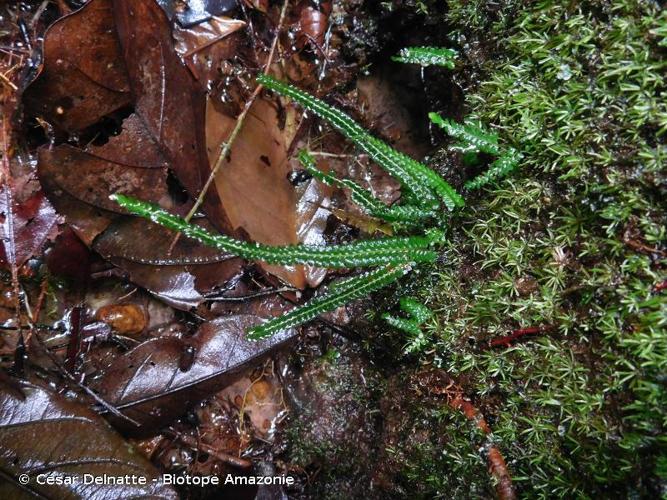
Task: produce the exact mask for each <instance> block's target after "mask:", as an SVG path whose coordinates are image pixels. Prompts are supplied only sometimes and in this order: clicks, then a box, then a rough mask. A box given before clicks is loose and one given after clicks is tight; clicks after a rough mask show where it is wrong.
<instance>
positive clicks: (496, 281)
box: [408, 0, 667, 497]
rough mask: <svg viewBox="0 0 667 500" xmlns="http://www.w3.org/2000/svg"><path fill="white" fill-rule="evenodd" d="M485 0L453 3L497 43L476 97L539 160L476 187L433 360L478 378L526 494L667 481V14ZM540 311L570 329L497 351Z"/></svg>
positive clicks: (433, 298) (473, 32)
mask: <svg viewBox="0 0 667 500" xmlns="http://www.w3.org/2000/svg"><path fill="white" fill-rule="evenodd" d="M486 3H487V2H475V1H451V2H449V6H450V11H449V19H450V21H451V22H452V23H454V24H455V25H456V26H457V27H458V29H459V30H460V31H461V32H467V33H468V36H472V37H474V36H480V37H481V38H482V40H483V41H485V40H486V41H488V40H493V41H494V44H495V45H496V46H497V52H494V53H490V54H488V61H487V62H484V61H476V64H480V65H481V67H482V69H483V71H484V74H486V77H485V79H484V82H483V83H481V84H480V85H479V87H478V89H477V90H475V91H474V92H472V93H471V94H470V95H469V96H468V98H467V104H468V110H469V112H470V115H471V117H472V118H473V119H476V120H479V121H480V122H481V123H485V124H488V125H489V126H490V127H492V129H493V130H494V131H495V132H496V133H498V136H499V138H500V140H501V141H502V142H503V143H506V144H511V145H513V146H514V147H516V148H517V149H518V150H520V151H522V152H523V153H524V159H523V161H522V165H521V168H520V169H518V170H517V171H516V172H515V173H513V174H512V175H511V177H510V179H509V180H504V181H499V182H497V183H496V184H492V187H491V188H489V189H485V190H482V192H480V193H479V194H478V195H476V198H472V199H470V200H469V202H468V207H467V208H466V209H464V211H463V212H462V214H461V217H460V219H459V221H458V222H457V223H453V224H452V228H453V234H452V235H451V236H452V237H451V239H450V243H449V244H448V247H447V249H446V250H445V255H444V258H443V259H442V261H443V262H446V264H441V265H438V266H437V267H436V268H435V269H434V270H433V271H432V272H431V273H430V276H428V277H427V278H426V284H425V285H424V286H423V290H421V291H420V292H417V293H416V294H417V295H418V296H420V299H421V300H423V301H424V302H425V303H426V304H428V305H429V307H431V309H433V310H434V311H435V312H436V317H435V319H434V320H433V321H432V322H431V323H430V324H429V325H428V326H427V327H426V328H425V331H426V333H427V338H428V339H430V340H429V342H430V344H429V345H428V346H427V348H426V349H424V354H423V359H424V361H427V362H430V363H436V364H437V365H439V366H441V367H442V368H444V369H446V370H447V371H449V372H450V373H452V374H454V375H458V376H461V377H462V378H463V379H464V380H465V381H466V389H467V390H468V391H469V393H470V395H471V396H472V397H473V398H474V399H475V400H476V401H479V402H480V404H481V405H482V409H483V410H484V412H485V414H486V415H487V417H488V418H489V419H490V421H491V423H492V427H493V429H494V436H495V438H496V439H497V441H498V444H499V446H500V448H501V450H502V451H503V452H504V453H505V456H506V459H507V461H508V463H509V466H510V469H511V472H512V473H513V476H514V480H515V482H516V484H517V486H518V488H519V491H520V492H521V493H522V494H523V495H525V496H528V497H534V496H538V497H553V496H557V497H571V496H580V497H595V496H599V495H604V494H611V493H614V494H620V495H626V494H627V495H637V494H638V495H647V496H651V495H659V494H660V491H665V488H666V486H665V482H664V481H665V479H664V470H665V466H664V464H665V463H666V462H667V458H666V455H665V453H666V448H667V439H665V437H664V436H665V435H667V433H666V432H665V431H666V429H665V427H666V426H667V387H666V386H665V379H664V377H665V373H666V370H667V328H665V326H666V325H667V296H666V294H665V292H662V293H656V292H655V290H654V288H655V285H656V284H658V283H660V282H662V281H663V280H665V278H666V275H665V271H664V267H661V264H660V263H659V262H658V260H657V259H658V258H659V257H660V255H664V254H661V252H664V250H665V246H666V244H667V239H666V234H665V227H666V226H667V224H666V222H667V220H666V219H667V217H666V214H665V211H664V199H665V195H666V194H667V193H665V185H666V182H665V181H666V180H667V179H665V158H667V146H666V145H665V138H666V136H667V81H666V77H667V71H666V70H667V60H666V58H665V49H664V47H661V46H660V43H662V42H664V40H663V37H662V36H661V35H660V34H661V33H664V32H665V30H666V29H667V13H665V12H661V11H660V10H659V8H658V6H657V4H655V3H653V2H649V1H629V0H626V1H620V2H618V1H617V2H606V1H589V2H555V1H539V2H531V3H530V5H529V6H524V8H523V9H522V10H521V11H520V12H519V11H517V9H516V3H515V2H501V3H500V10H499V11H495V12H488V11H486V10H485V9H484V8H479V7H480V6H481V5H482V4H486ZM463 71H465V68H464V69H463ZM651 248H653V249H656V251H655V252H651V251H650V250H647V249H651ZM527 284H528V285H527ZM413 293H415V292H414V291H413ZM539 325H550V326H552V327H553V330H551V331H550V332H548V333H545V334H543V335H540V336H538V337H534V338H531V339H528V340H524V341H522V342H519V343H517V344H516V345H514V346H512V347H511V348H509V349H502V350H498V349H490V348H489V347H488V341H489V340H490V339H491V338H493V337H496V336H502V335H506V334H507V333H508V332H509V331H511V330H513V329H516V328H521V327H531V326H539ZM443 411H445V412H446V411H447V410H443ZM443 432H449V431H448V430H447V429H446V427H443ZM459 445H460V446H463V443H458V444H457V447H458V446H459ZM473 445H474V442H470V443H469V446H468V448H467V449H468V450H470V449H471V446H473ZM465 450H466V449H465V448H463V447H462V448H458V453H465V452H466V451H465ZM422 455H423V454H422ZM420 464H421V465H420ZM422 466H423V467H426V466H425V465H424V463H423V460H421V459H418V458H415V462H414V463H412V464H409V465H408V469H410V468H411V467H412V468H415V470H418V469H419V468H420V467H422ZM448 480H450V481H452V482H453V483H455V484H454V486H452V487H453V488H454V487H459V486H461V485H460V484H458V485H457V480H456V478H453V477H452V478H449V479H448ZM661 481H662V482H661ZM472 487H475V486H474V485H473V486H472ZM479 487H480V488H481V487H482V486H479ZM461 491H465V490H464V489H462V490H461ZM462 496H465V494H463V495H462Z"/></svg>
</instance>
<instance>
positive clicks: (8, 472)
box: [0, 383, 177, 500]
mask: <svg viewBox="0 0 667 500" xmlns="http://www.w3.org/2000/svg"><path fill="white" fill-rule="evenodd" d="M21 391H22V393H23V398H21V397H18V396H17V393H16V390H12V389H8V388H5V387H4V384H2V386H1V387H0V473H1V474H2V476H3V479H4V481H3V482H2V483H0V497H2V498H12V499H20V498H35V497H37V498H59V499H77V498H87V499H100V500H101V499H105V500H106V499H112V498H139V497H141V498H147V497H150V498H156V499H158V498H159V499H175V498H177V495H176V492H175V491H174V490H172V489H171V488H170V487H168V486H165V485H164V484H163V483H162V481H161V480H160V479H159V474H158V472H157V470H155V468H154V467H153V466H152V465H151V464H150V463H149V462H148V461H147V460H146V459H145V458H143V457H142V456H141V455H140V454H139V453H137V452H136V451H135V450H133V449H132V447H131V446H130V445H129V444H128V443H127V442H126V441H125V440H124V439H123V438H121V437H120V436H119V435H118V434H117V433H116V432H115V431H114V430H113V429H111V427H109V425H108V424H107V423H106V422H105V421H104V419H102V418H101V417H99V416H98V415H97V414H95V413H93V412H92V411H90V410H89V409H88V408H87V407H85V406H83V405H81V404H79V403H75V402H72V401H68V400H67V399H65V398H63V397H62V396H60V395H57V394H53V393H51V392H48V391H46V390H45V389H42V388H40V387H37V386H35V385H32V384H28V383H21ZM20 474H27V475H28V478H29V482H28V483H27V484H22V483H21V482H19V480H18V477H19V475H20ZM40 474H42V475H43V476H42V477H43V478H44V479H47V478H57V477H59V478H66V477H71V478H73V484H57V485H56V484H51V485H49V484H39V483H38V482H37V476H38V475H40ZM84 474H92V475H93V476H98V477H100V476H102V475H103V474H107V475H109V476H125V475H129V476H132V475H134V476H136V477H141V478H144V479H145V483H146V484H144V485H141V484H116V485H105V486H104V488H101V487H100V486H99V485H96V484H87V485H86V484H84V480H83V479H84V477H83V475H84Z"/></svg>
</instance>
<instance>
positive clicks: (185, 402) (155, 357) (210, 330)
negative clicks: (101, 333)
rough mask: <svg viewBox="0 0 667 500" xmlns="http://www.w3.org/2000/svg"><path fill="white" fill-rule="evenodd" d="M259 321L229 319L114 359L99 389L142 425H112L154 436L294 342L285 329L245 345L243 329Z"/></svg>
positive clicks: (254, 318)
mask: <svg viewBox="0 0 667 500" xmlns="http://www.w3.org/2000/svg"><path fill="white" fill-rule="evenodd" d="M259 321H260V319H259V318H258V317H257V316H250V315H237V316H227V317H223V318H220V319H217V320H214V321H210V322H208V323H204V324H203V325H202V326H201V327H200V328H199V330H198V331H197V332H196V333H195V334H194V335H193V336H192V337H190V338H186V339H180V338H175V337H164V338H158V339H154V340H149V341H147V342H144V343H143V344H141V345H139V346H138V347H136V348H134V349H133V350H131V351H129V352H128V353H126V354H124V355H123V356H121V357H119V358H117V359H116V361H115V362H114V363H113V364H112V365H111V366H110V367H109V369H108V370H107V371H106V373H105V374H104V375H103V376H102V378H101V379H100V381H99V383H98V385H97V389H98V391H99V392H100V394H102V395H103V397H104V398H105V399H106V400H107V401H109V402H110V403H111V404H113V405H114V406H115V407H116V408H118V409H119V410H120V411H122V412H123V413H124V414H125V415H127V416H129V417H130V418H132V419H133V420H136V421H137V422H139V423H141V424H142V428H141V429H139V430H138V431H137V429H132V428H131V427H129V425H128V424H127V422H124V421H121V420H118V419H114V424H116V425H118V426H120V427H121V428H123V429H125V430H127V431H128V432H143V433H151V432H157V429H159V428H160V426H163V425H165V424H167V423H169V422H170V421H171V420H173V419H174V418H176V417H178V416H180V415H182V414H183V413H185V412H186V411H187V409H188V407H189V406H190V405H192V404H194V403H196V402H198V401H201V400H203V399H205V398H207V397H209V396H210V395H211V394H213V393H215V392H217V391H219V390H220V389H222V388H223V387H225V386H226V385H227V384H228V383H229V382H231V381H232V380H233V378H234V377H235V376H236V375H238V373H239V371H240V370H242V369H243V368H246V367H248V366H249V365H250V364H252V363H257V362H259V361H260V360H261V359H262V358H263V357H265V356H267V355H269V354H270V353H272V352H273V351H275V350H276V349H278V348H279V347H281V346H283V345H285V344H287V343H288V342H290V341H292V340H294V339H295V338H296V331H295V330H292V329H290V330H285V331H283V332H281V333H279V334H277V335H274V336H273V337H270V338H268V339H265V340H261V341H258V342H253V341H249V340H246V338H245V333H244V332H245V330H246V329H247V328H249V327H251V326H253V325H256V324H257V323H258V322H259Z"/></svg>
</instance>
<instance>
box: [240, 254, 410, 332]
mask: <svg viewBox="0 0 667 500" xmlns="http://www.w3.org/2000/svg"><path fill="white" fill-rule="evenodd" d="M409 270H410V267H409V266H406V265H403V266H399V267H390V266H387V267H382V268H380V269H375V270H373V271H369V272H367V273H364V274H362V275H360V276H355V277H354V278H351V279H349V280H346V281H345V283H344V284H342V285H339V286H338V287H337V288H336V289H335V290H334V291H332V292H330V293H328V294H326V295H322V296H320V297H315V298H314V299H312V300H310V301H308V302H307V303H305V304H304V305H302V306H299V307H297V308H295V309H293V310H291V311H290V312H288V313H287V314H284V315H282V316H279V317H277V318H275V319H272V320H269V321H268V322H266V323H264V324H262V325H259V326H256V327H254V328H251V329H250V330H248V338H249V339H252V340H259V339H263V338H265V337H268V336H270V335H273V334H275V333H277V332H279V331H281V330H285V329H287V328H292V327H294V326H297V325H300V324H302V323H305V322H306V321H310V320H312V319H314V318H316V317H317V316H319V315H320V314H322V313H325V312H328V311H332V310H334V309H336V308H337V307H340V306H342V305H345V304H347V303H348V302H350V301H352V300H356V299H359V298H361V297H364V296H366V295H368V294H369V293H371V292H374V291H376V290H379V289H380V288H383V287H385V286H387V285H389V284H390V283H393V282H394V281H396V280H397V279H399V278H400V277H401V276H403V275H404V274H406V273H407V272H408V271H409Z"/></svg>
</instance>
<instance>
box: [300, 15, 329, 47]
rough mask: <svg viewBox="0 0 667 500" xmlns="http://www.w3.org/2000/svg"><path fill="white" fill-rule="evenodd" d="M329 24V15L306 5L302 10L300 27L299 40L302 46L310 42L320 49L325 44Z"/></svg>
mask: <svg viewBox="0 0 667 500" xmlns="http://www.w3.org/2000/svg"><path fill="white" fill-rule="evenodd" d="M328 24H329V17H328V16H327V15H326V14H325V13H323V12H321V11H320V10H318V9H315V8H313V7H306V8H304V9H302V10H301V16H300V18H299V27H300V28H301V30H300V33H299V37H298V42H299V45H300V46H303V45H305V44H306V43H308V42H312V43H314V44H315V45H316V46H317V47H319V48H320V49H321V48H322V46H323V45H324V35H325V33H326V31H327V27H328Z"/></svg>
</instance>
